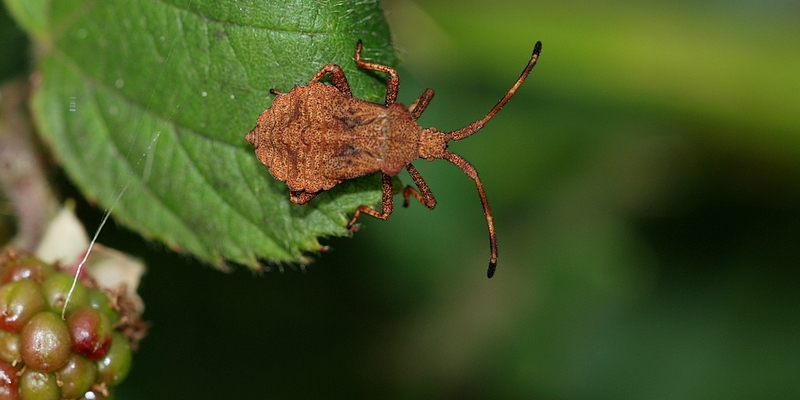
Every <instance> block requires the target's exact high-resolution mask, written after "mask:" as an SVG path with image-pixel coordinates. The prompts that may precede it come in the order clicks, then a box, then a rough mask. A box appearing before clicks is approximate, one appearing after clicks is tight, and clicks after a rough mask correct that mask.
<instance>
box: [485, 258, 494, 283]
mask: <svg viewBox="0 0 800 400" xmlns="http://www.w3.org/2000/svg"><path fill="white" fill-rule="evenodd" d="M496 269H497V261H489V270H488V271H486V277H487V278H489V279H491V278H492V277H493V276H494V270H496Z"/></svg>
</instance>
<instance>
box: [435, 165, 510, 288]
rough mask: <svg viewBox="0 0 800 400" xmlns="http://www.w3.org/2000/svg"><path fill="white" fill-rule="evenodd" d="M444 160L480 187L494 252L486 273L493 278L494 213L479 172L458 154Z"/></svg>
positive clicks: (495, 264) (495, 248) (495, 257)
mask: <svg viewBox="0 0 800 400" xmlns="http://www.w3.org/2000/svg"><path fill="white" fill-rule="evenodd" d="M443 158H444V159H445V160H447V161H450V162H451V163H453V164H455V165H456V166H457V167H458V168H461V170H462V171H464V173H465V174H467V176H469V177H470V178H471V179H472V180H473V181H475V185H476V186H477V187H478V196H480V198H481V204H483V213H484V214H485V215H486V224H487V225H488V226H489V249H490V251H491V252H492V255H491V258H489V270H488V271H487V272H486V276H488V277H489V278H491V277H492V276H493V275H494V271H495V269H496V268H497V236H496V235H495V232H494V222H493V221H492V211H491V210H489V202H488V201H487V200H486V192H484V191H483V184H482V183H481V179H480V178H478V171H476V170H475V167H473V166H472V164H470V163H469V162H468V161H467V160H465V159H463V158H462V157H461V156H459V155H458V154H454V153H448V154H447V155H446V156H444V157H443Z"/></svg>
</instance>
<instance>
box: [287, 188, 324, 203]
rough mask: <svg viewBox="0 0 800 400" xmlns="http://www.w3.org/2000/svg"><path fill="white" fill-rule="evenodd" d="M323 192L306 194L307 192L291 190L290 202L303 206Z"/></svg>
mask: <svg viewBox="0 0 800 400" xmlns="http://www.w3.org/2000/svg"><path fill="white" fill-rule="evenodd" d="M320 193H322V192H314V193H312V192H306V191H305V190H289V200H291V201H292V203H294V204H299V205H303V204H306V203H308V202H309V201H311V200H313V199H314V197H317V195H318V194H320Z"/></svg>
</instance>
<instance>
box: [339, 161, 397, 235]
mask: <svg viewBox="0 0 800 400" xmlns="http://www.w3.org/2000/svg"><path fill="white" fill-rule="evenodd" d="M393 195H394V193H393V191H392V177H391V176H390V175H387V174H383V200H382V201H381V211H378V210H376V209H374V208H372V207H368V206H365V205H360V206H358V208H357V209H356V212H354V213H353V218H352V219H350V222H349V223H348V224H347V229H350V230H352V231H353V232H356V231H358V229H356V228H354V226H355V224H356V220H358V216H359V215H361V213H364V214H369V215H372V216H373V217H375V218H378V219H383V220H385V219H388V218H389V216H390V215H392V207H393V206H394V202H393Z"/></svg>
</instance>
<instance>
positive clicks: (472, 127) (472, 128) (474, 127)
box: [447, 42, 542, 140]
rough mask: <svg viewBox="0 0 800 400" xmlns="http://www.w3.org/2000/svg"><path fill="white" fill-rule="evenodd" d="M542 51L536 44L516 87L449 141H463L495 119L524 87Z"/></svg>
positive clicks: (450, 136) (449, 134)
mask: <svg viewBox="0 0 800 400" xmlns="http://www.w3.org/2000/svg"><path fill="white" fill-rule="evenodd" d="M541 51H542V42H536V45H535V46H534V47H533V54H531V59H530V61H528V65H526V66H525V69H524V70H522V74H521V75H520V76H519V79H517V81H516V82H514V86H512V87H511V89H508V92H506V95H505V96H503V98H502V99H500V101H498V102H497V104H496V105H495V106H494V108H492V110H491V111H489V113H488V114H486V116H485V117H483V118H482V119H479V120H477V121H475V122H473V123H471V124H469V125H467V126H465V127H463V128H461V129H459V130H457V131H453V132H450V133H448V134H447V136H448V139H449V140H461V139H464V138H465V137H467V136H469V135H472V134H473V133H475V132H477V131H479V130H480V129H481V128H483V125H485V124H486V123H487V122H489V120H490V119H492V117H494V115H495V114H497V112H498V111H500V109H501V108H503V106H505V105H506V103H508V101H509V100H510V99H511V96H513V95H514V93H516V91H517V89H519V86H520V85H522V82H525V78H527V77H528V74H530V73H531V70H532V69H533V67H534V66H536V60H538V59H539V53H541Z"/></svg>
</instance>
